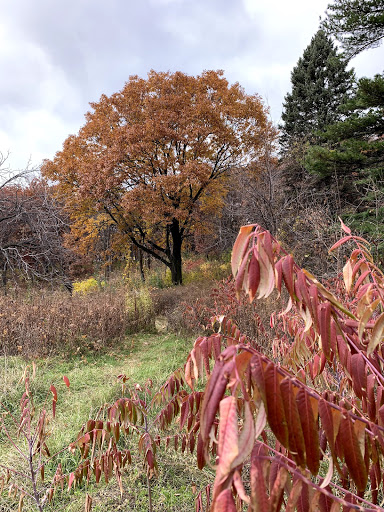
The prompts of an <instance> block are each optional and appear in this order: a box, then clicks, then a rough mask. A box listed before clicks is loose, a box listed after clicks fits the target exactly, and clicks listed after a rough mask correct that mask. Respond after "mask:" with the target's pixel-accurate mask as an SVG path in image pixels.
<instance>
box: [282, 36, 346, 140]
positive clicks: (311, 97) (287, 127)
mask: <svg viewBox="0 0 384 512" xmlns="http://www.w3.org/2000/svg"><path fill="white" fill-rule="evenodd" d="M346 66H347V62H346V61H345V60H344V59H343V57H342V55H340V54H339V53H338V52H337V50H336V48H335V46H334V44H333V42H332V40H331V39H330V38H329V37H327V36H326V35H325V33H324V31H323V30H319V31H318V32H317V33H316V34H315V36H314V37H313V38H312V40H311V43H310V44H309V45H308V47H307V48H306V49H305V50H304V53H303V56H302V57H301V58H300V59H299V61H298V63H297V65H296V66H295V68H294V69H293V71H292V74H291V82H292V92H291V93H289V94H287V95H286V97H285V102H284V104H283V107H284V110H283V113H282V116H281V117H282V120H283V121H284V124H283V125H282V126H280V129H281V131H282V136H281V138H280V142H281V145H282V147H283V149H284V150H288V149H292V148H293V147H294V146H295V145H296V144H297V143H299V142H303V141H308V140H313V136H314V132H315V131H319V130H323V129H324V128H325V127H326V126H327V125H329V124H331V123H334V122H336V121H338V120H339V119H340V118H341V112H340V111H339V105H340V104H341V103H343V102H344V101H345V100H346V99H347V97H348V93H349V92H350V91H351V89H352V84H353V79H354V72H353V70H347V69H346Z"/></svg>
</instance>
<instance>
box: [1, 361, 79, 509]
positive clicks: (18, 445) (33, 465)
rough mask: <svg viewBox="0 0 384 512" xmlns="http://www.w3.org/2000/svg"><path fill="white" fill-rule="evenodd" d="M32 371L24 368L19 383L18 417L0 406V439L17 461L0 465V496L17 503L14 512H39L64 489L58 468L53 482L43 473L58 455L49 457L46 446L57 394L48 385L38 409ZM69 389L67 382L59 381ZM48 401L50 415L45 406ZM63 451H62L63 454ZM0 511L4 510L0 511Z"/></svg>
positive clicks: (33, 370) (3, 405)
mask: <svg viewBox="0 0 384 512" xmlns="http://www.w3.org/2000/svg"><path fill="white" fill-rule="evenodd" d="M35 371H36V367H35V365H34V364H32V374H31V367H30V366H29V365H28V366H27V367H26V368H25V371H24V374H23V376H22V378H21V380H20V382H24V393H23V395H22V397H21V399H20V404H19V413H16V412H14V411H13V407H11V406H8V405H7V404H6V403H2V402H0V436H3V437H5V438H6V439H7V440H8V441H9V443H10V445H11V446H12V447H13V449H14V450H13V451H14V454H15V455H16V456H17V457H16V459H17V460H13V461H12V462H10V463H7V462H6V461H0V496H1V495H2V494H3V493H5V492H6V491H8V498H9V499H10V500H12V501H14V500H15V499H16V500H18V512H21V511H22V510H23V509H24V510H31V508H30V507H31V506H32V507H33V509H34V510H39V511H40V512H42V511H43V509H44V508H45V506H46V505H47V504H49V503H50V502H51V501H52V498H53V495H54V492H55V488H56V487H57V486H58V485H60V486H61V487H63V486H64V481H65V478H66V475H64V474H63V472H62V471H61V465H59V466H58V467H57V471H56V473H55V476H54V478H53V481H51V482H46V478H45V472H46V471H45V470H46V468H47V467H48V466H49V467H51V466H52V465H53V464H54V460H55V458H56V457H57V455H59V453H60V452H56V453H55V454H51V453H50V450H49V448H48V446H47V442H48V439H49V438H50V436H51V433H52V427H51V425H50V422H51V419H52V418H54V417H55V413H56V403H57V390H56V388H55V386H54V385H53V384H51V386H50V389H49V391H48V392H47V395H46V399H45V401H44V404H43V405H42V407H41V408H38V407H37V406H36V404H35V401H34V394H33V391H32V389H31V380H33V379H34V377H35ZM63 380H64V383H65V385H66V386H67V387H68V388H69V380H68V378H67V377H65V376H64V377H63ZM50 396H51V398H52V412H50V411H49V410H48V406H47V405H48V403H50ZM66 449H67V447H65V448H64V449H63V450H61V451H64V450H66ZM1 510H5V509H3V508H1Z"/></svg>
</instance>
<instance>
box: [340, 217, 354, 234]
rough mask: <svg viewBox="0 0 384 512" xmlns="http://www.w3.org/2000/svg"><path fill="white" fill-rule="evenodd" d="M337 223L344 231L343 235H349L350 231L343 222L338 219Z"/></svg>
mask: <svg viewBox="0 0 384 512" xmlns="http://www.w3.org/2000/svg"><path fill="white" fill-rule="evenodd" d="M339 221H340V224H341V229H342V230H343V231H345V233H347V235H350V234H351V230H350V229H349V227H347V226H346V225H345V224H344V222H343V221H342V220H341V218H340V217H339Z"/></svg>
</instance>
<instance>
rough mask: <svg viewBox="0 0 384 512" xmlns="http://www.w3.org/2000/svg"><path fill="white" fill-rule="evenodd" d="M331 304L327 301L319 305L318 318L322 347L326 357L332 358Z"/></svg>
mask: <svg viewBox="0 0 384 512" xmlns="http://www.w3.org/2000/svg"><path fill="white" fill-rule="evenodd" d="M331 308H332V306H331V304H330V303H329V302H328V301H327V302H324V303H322V304H320V305H319V311H318V318H319V330H320V336H321V347H322V350H323V352H324V355H325V357H326V358H327V359H328V360H329V359H330V357H331Z"/></svg>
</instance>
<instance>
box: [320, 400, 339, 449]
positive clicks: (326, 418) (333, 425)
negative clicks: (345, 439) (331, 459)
mask: <svg viewBox="0 0 384 512" xmlns="http://www.w3.org/2000/svg"><path fill="white" fill-rule="evenodd" d="M319 412H320V418H321V423H322V426H323V429H324V432H325V435H326V436H327V440H328V444H329V447H330V449H331V452H332V455H334V456H335V440H336V436H337V434H338V432H339V427H340V421H341V418H342V414H341V412H340V411H339V410H337V409H334V408H333V407H331V406H330V405H329V404H328V402H326V401H325V400H323V399H322V398H321V399H320V401H319Z"/></svg>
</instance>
